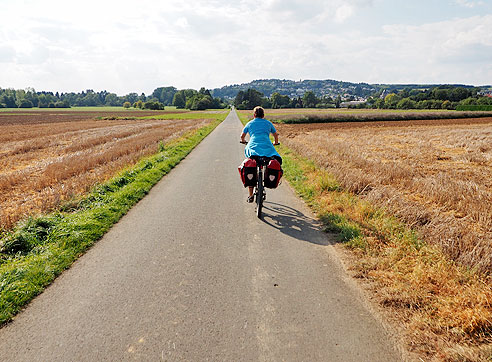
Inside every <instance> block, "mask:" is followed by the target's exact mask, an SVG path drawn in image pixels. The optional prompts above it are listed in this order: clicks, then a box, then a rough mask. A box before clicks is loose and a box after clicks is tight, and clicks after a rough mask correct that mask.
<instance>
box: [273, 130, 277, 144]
mask: <svg viewBox="0 0 492 362" xmlns="http://www.w3.org/2000/svg"><path fill="white" fill-rule="evenodd" d="M273 139H274V140H275V142H274V144H278V132H275V133H273Z"/></svg>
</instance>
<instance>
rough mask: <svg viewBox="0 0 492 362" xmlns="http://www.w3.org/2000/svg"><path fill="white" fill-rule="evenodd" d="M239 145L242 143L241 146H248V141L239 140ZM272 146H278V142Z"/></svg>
mask: <svg viewBox="0 0 492 362" xmlns="http://www.w3.org/2000/svg"><path fill="white" fill-rule="evenodd" d="M239 143H242V144H243V145H247V144H248V141H241V140H239ZM273 145H274V146H280V142H278V143H274V144H273Z"/></svg>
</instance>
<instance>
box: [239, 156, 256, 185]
mask: <svg viewBox="0 0 492 362" xmlns="http://www.w3.org/2000/svg"><path fill="white" fill-rule="evenodd" d="M237 169H238V171H239V175H240V176H241V181H242V182H243V185H244V187H248V186H256V183H257V182H258V181H257V180H258V170H257V168H256V161H255V160H253V159H251V158H247V159H245V160H244V161H243V163H242V164H241V165H240V166H239V167H238V168H237Z"/></svg>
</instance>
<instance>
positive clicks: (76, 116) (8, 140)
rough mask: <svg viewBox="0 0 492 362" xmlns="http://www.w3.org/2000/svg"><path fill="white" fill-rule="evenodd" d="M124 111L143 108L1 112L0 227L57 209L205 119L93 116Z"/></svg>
mask: <svg viewBox="0 0 492 362" xmlns="http://www.w3.org/2000/svg"><path fill="white" fill-rule="evenodd" d="M174 113H178V112H174ZM158 114H159V113H156V112H148V115H152V116H155V115H158ZM166 114H170V112H162V115H163V117H165V115H166ZM123 115H126V116H132V117H135V116H139V117H141V116H145V115H146V113H145V112H138V113H137V112H135V113H134V112H80V111H77V112H67V111H65V112H59V113H55V112H53V113H51V112H46V111H43V112H35V111H34V112H32V111H30V112H26V113H20V112H19V113H0V230H1V229H9V228H11V227H12V226H13V225H14V224H15V223H16V222H17V221H19V220H20V219H22V218H25V217H26V216H30V215H34V214H37V213H43V212H46V211H49V210H52V209H54V208H56V207H57V206H59V205H60V203H62V202H64V201H65V200H68V199H70V198H72V197H74V196H77V195H81V194H83V193H85V192H87V191H88V190H89V189H90V188H91V187H93V186H94V185H95V184H96V183H100V182H103V181H105V180H107V179H108V178H110V177H112V176H114V175H115V173H117V172H118V171H119V170H121V169H123V168H125V167H127V166H129V165H132V164H134V163H136V162H137V161H138V160H139V159H141V158H142V157H144V156H146V155H150V154H153V153H156V152H157V151H158V147H159V144H160V142H161V141H162V142H164V143H166V142H168V141H170V140H171V139H173V138H176V137H178V136H180V135H182V134H183V133H185V132H187V131H190V130H192V129H196V128H199V127H201V126H204V125H205V124H207V123H209V122H210V120H209V119H172V120H166V119H138V120H135V119H114V120H101V119H96V118H101V117H110V118H114V117H118V116H123ZM184 117H185V115H183V118H184Z"/></svg>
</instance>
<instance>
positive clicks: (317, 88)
mask: <svg viewBox="0 0 492 362" xmlns="http://www.w3.org/2000/svg"><path fill="white" fill-rule="evenodd" d="M440 85H441V84H367V83H350V82H342V81H337V80H332V79H326V80H308V79H306V80H299V81H295V80H287V79H258V80H254V81H252V82H249V83H242V84H233V85H227V86H224V87H222V88H215V89H213V90H212V91H211V93H212V95H213V96H214V97H219V98H223V99H233V98H235V97H236V95H237V93H238V92H239V91H245V90H247V89H248V88H253V89H256V90H257V91H260V92H262V93H263V94H264V95H265V96H266V97H270V96H271V95H272V93H274V92H278V93H280V94H283V95H288V96H289V97H290V98H296V97H302V96H303V95H304V93H305V92H307V91H312V92H314V93H315V94H316V95H317V96H318V97H321V96H330V97H332V98H334V97H336V96H338V95H340V96H342V97H343V96H344V95H345V96H353V98H354V99H359V100H363V99H365V98H367V97H368V96H370V95H372V94H374V93H377V92H381V91H383V90H385V91H386V92H394V91H398V90H402V89H429V88H433V87H437V86H440ZM450 86H453V87H467V88H468V87H470V88H473V87H474V86H471V85H463V84H452V85H450ZM481 88H482V89H491V90H492V87H491V86H482V87H481Z"/></svg>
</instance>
